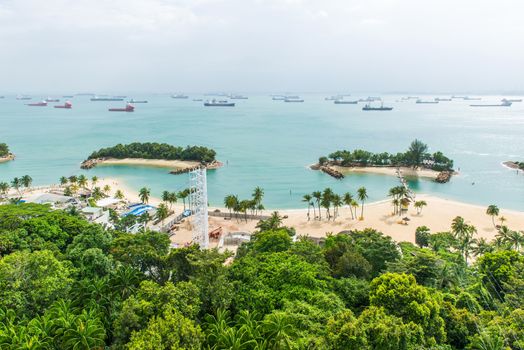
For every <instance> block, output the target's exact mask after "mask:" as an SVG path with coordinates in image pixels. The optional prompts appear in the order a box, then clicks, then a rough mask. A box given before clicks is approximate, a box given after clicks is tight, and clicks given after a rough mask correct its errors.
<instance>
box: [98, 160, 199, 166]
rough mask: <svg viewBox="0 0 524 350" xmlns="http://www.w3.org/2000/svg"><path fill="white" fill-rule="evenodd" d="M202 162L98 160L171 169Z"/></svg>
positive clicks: (116, 163)
mask: <svg viewBox="0 0 524 350" xmlns="http://www.w3.org/2000/svg"><path fill="white" fill-rule="evenodd" d="M199 164H200V162H196V161H186V160H165V159H144V158H123V159H116V158H107V159H104V160H102V161H99V162H97V166H100V165H130V166H133V165H140V166H150V167H159V168H171V169H189V168H193V167H195V166H198V165H199Z"/></svg>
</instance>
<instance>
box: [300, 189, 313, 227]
mask: <svg viewBox="0 0 524 350" xmlns="http://www.w3.org/2000/svg"><path fill="white" fill-rule="evenodd" d="M312 198H313V197H311V195H310V194H305V195H304V196H302V202H305V203H307V221H309V219H310V218H309V211H310V209H311V204H312V201H311V200H312ZM313 208H314V207H313Z"/></svg>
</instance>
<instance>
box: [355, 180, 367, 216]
mask: <svg viewBox="0 0 524 350" xmlns="http://www.w3.org/2000/svg"><path fill="white" fill-rule="evenodd" d="M357 197H358V200H359V201H360V202H361V203H362V210H361V212H360V220H364V202H365V200H366V199H368V193H367V190H366V188H365V187H360V188H359V189H358V190H357Z"/></svg>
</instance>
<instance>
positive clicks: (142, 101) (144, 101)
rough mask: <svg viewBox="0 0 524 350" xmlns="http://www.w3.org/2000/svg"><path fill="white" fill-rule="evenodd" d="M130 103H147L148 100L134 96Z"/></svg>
mask: <svg viewBox="0 0 524 350" xmlns="http://www.w3.org/2000/svg"><path fill="white" fill-rule="evenodd" d="M128 103H147V100H135V99H134V98H132V99H131V100H129V102H128Z"/></svg>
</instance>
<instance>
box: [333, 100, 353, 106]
mask: <svg viewBox="0 0 524 350" xmlns="http://www.w3.org/2000/svg"><path fill="white" fill-rule="evenodd" d="M333 103H334V104H336V105H356V104H357V103H358V101H349V100H343V99H340V100H335V101H333Z"/></svg>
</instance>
